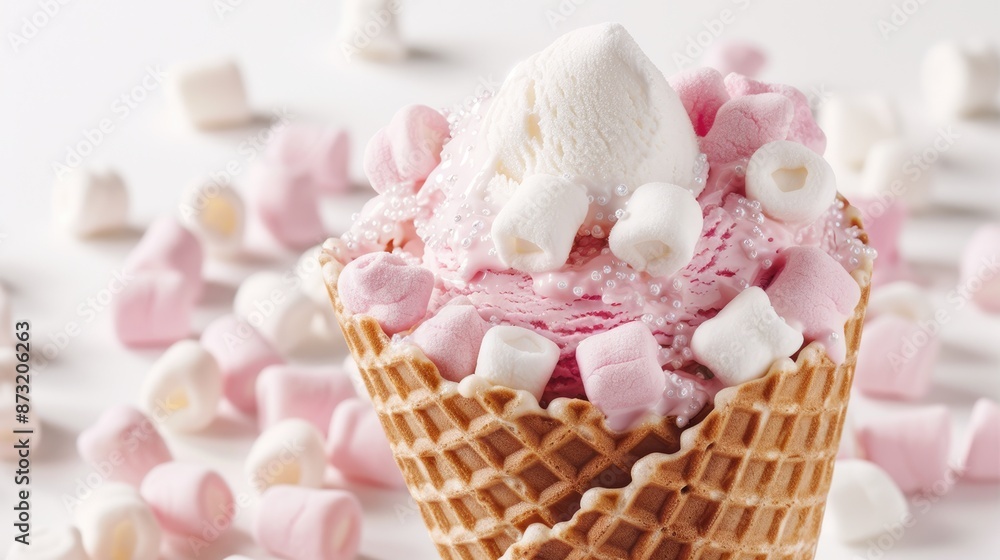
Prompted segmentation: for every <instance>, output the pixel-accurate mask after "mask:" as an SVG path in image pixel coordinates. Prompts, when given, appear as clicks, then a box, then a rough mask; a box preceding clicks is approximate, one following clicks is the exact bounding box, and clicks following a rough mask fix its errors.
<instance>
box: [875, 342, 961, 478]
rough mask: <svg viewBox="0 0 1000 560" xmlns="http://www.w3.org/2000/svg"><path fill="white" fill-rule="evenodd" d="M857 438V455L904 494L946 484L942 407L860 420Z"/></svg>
mask: <svg viewBox="0 0 1000 560" xmlns="http://www.w3.org/2000/svg"><path fill="white" fill-rule="evenodd" d="M866 336H867V333H866ZM857 438H858V446H859V452H860V454H861V456H862V457H863V458H865V459H868V460H869V461H871V462H873V463H875V464H876V465H878V466H880V467H882V468H883V469H885V471H886V472H887V473H889V476H891V477H892V479H893V480H895V481H896V484H897V485H899V488H900V490H902V491H903V492H904V493H907V494H911V493H914V492H918V491H930V490H934V489H935V487H937V486H939V485H941V484H948V483H949V480H948V448H949V444H950V443H951V414H949V413H948V409H947V408H945V407H944V406H925V407H915V408H910V409H907V410H902V411H897V412H893V413H892V414H884V415H880V416H879V417H877V418H867V419H863V421H859V422H858V425H857Z"/></svg>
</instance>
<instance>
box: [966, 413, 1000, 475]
mask: <svg viewBox="0 0 1000 560" xmlns="http://www.w3.org/2000/svg"><path fill="white" fill-rule="evenodd" d="M966 429H967V430H968V436H967V437H966V438H965V441H964V442H963V445H962V451H961V455H960V459H959V466H958V469H959V471H960V472H961V473H962V477H963V478H964V479H966V480H972V481H977V482H1000V406H997V403H996V402H994V401H991V400H989V399H979V400H978V401H976V404H975V406H973V407H972V416H971V417H970V418H969V425H968V427H967V428H966Z"/></svg>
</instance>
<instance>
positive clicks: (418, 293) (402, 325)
mask: <svg viewBox="0 0 1000 560" xmlns="http://www.w3.org/2000/svg"><path fill="white" fill-rule="evenodd" d="M433 290H434V273H432V272H431V271H429V270H427V269H426V268H423V267H421V266H417V265H412V264H407V262H406V261H405V260H403V258H402V257H400V256H399V255H394V254H392V253H384V252H375V253H368V254H367V255H362V256H360V257H358V258H357V259H355V260H353V261H351V262H350V263H348V264H347V266H345V267H344V270H343V271H341V273H340V278H339V279H338V280H337V291H338V293H339V295H340V301H341V302H342V303H343V304H344V307H345V308H346V309H347V311H349V312H351V313H357V314H362V315H368V316H370V317H373V318H374V319H375V320H376V321H378V323H379V325H381V326H382V329H383V330H384V331H385V332H386V333H388V334H395V333H398V332H401V331H405V330H407V329H409V328H410V327H412V326H413V325H415V324H416V323H417V321H419V320H420V319H422V318H423V317H424V315H426V314H427V304H428V302H429V301H430V297H431V293H432V292H433Z"/></svg>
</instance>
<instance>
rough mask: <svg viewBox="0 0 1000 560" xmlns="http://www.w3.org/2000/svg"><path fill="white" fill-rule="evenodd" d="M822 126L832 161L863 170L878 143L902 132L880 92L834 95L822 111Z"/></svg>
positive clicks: (827, 155)
mask: <svg viewBox="0 0 1000 560" xmlns="http://www.w3.org/2000/svg"><path fill="white" fill-rule="evenodd" d="M818 120H819V125H820V127H821V128H822V129H823V130H824V131H825V132H826V139H827V152H826V157H827V159H828V160H829V161H830V162H831V163H835V164H837V165H841V166H845V167H849V168H852V169H855V170H859V169H862V168H863V167H864V165H865V162H866V160H867V158H868V151H869V150H870V149H871V147H872V146H873V145H875V143H876V142H878V141H880V140H885V139H888V138H892V137H894V136H896V135H897V134H899V124H898V120H899V118H898V116H897V115H896V109H895V107H894V106H893V104H892V102H891V101H890V100H889V99H888V98H887V97H884V96H881V95H874V94H873V95H868V96H855V97H849V96H844V95H834V96H831V97H830V98H829V99H827V100H826V102H825V103H823V106H822V107H820V111H819V119H818Z"/></svg>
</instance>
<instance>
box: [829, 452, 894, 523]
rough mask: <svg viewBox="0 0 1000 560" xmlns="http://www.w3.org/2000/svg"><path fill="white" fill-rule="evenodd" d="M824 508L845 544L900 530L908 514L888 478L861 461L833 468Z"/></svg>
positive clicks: (846, 462)
mask: <svg viewBox="0 0 1000 560" xmlns="http://www.w3.org/2000/svg"><path fill="white" fill-rule="evenodd" d="M826 504H827V506H826V507H827V517H828V519H830V521H831V524H832V525H833V528H834V531H835V532H836V534H837V536H838V537H840V539H841V540H843V541H845V542H861V541H864V540H867V539H871V538H874V537H877V536H879V535H880V534H882V533H883V532H885V531H887V530H889V529H891V528H893V527H898V526H901V525H902V523H904V522H905V521H906V516H907V515H908V514H909V511H910V508H909V504H908V503H907V501H906V496H904V495H903V493H902V492H901V491H900V490H899V487H897V486H896V483H895V482H893V480H892V478H891V477H890V476H889V474H888V473H886V472H885V471H884V470H882V469H881V468H880V467H879V466H878V465H876V464H875V463H871V462H868V461H863V460H860V459H844V460H839V461H837V462H836V463H835V464H834V467H833V479H832V481H831V482H830V493H829V495H828V496H827V499H826Z"/></svg>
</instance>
